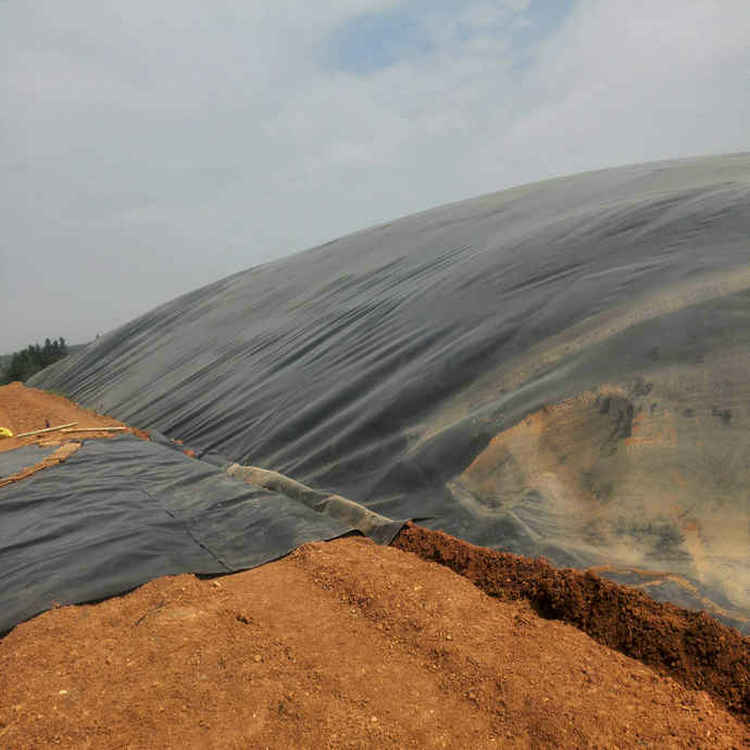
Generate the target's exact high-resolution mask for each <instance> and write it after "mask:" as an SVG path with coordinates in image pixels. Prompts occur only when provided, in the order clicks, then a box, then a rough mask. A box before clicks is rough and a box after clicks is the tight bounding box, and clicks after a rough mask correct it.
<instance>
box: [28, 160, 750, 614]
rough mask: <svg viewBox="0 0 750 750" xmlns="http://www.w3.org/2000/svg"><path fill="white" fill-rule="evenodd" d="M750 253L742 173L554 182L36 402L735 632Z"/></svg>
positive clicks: (372, 233) (143, 351)
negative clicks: (590, 572) (598, 571)
mask: <svg viewBox="0 0 750 750" xmlns="http://www.w3.org/2000/svg"><path fill="white" fill-rule="evenodd" d="M291 210H292V209H291V208H290V211H291ZM749 238H750V157H749V156H748V155H737V156H729V157H715V158H706V159H698V160H688V161H679V162H668V163H667V162H665V163H658V164H649V165H642V166H636V167H628V168H621V169H613V170H605V171H601V172H595V173H589V174H584V175H579V176H575V177H570V178H564V179H559V180H552V181H548V182H544V183H539V184H536V185H531V186H525V187H522V188H518V189H514V190H510V191H505V192H502V193H498V194H495V195H488V196H484V197H481V198H477V199H474V200H470V201H466V202H463V203H458V204H454V205H449V206H444V207H442V208H438V209H435V210H432V211H427V212H424V213H421V214H417V215H415V216H411V217H407V218H404V219H400V220H398V221H395V222H393V223H391V224H387V225H384V226H380V227H375V228H373V229H369V230H366V231H363V232H359V233H357V234H354V235H352V236H349V237H346V238H343V239H340V240H337V241H335V242H331V243H328V244H326V245H323V246H321V247H318V248H315V249H313V250H310V251H307V252H304V253H301V254H298V255H295V256H293V257H289V258H286V259H284V260H281V261H278V262H274V263H270V264H267V265H264V266H260V267H257V268H253V269H251V270H249V271H245V272H243V273H239V274H236V275H235V276H232V277H230V278H227V279H225V280H223V281H220V282H217V283H215V284H212V285H210V286H207V287H204V288H203V289H200V290H198V291H196V292H193V293H191V294H188V295H185V296H183V297H181V298H179V299H177V300H175V301H173V302H170V303H168V304H165V305H163V306H162V307H159V308H158V309H156V310H153V311H152V312H150V313H148V314H146V315H144V316H142V317H140V318H138V319H137V320H134V321H132V322H131V323H129V324H127V325H125V326H123V327H122V328H120V329H118V330H116V331H114V332H113V333H111V334H109V335H107V336H105V337H102V338H101V339H99V340H98V341H97V342H95V343H93V344H92V345H90V346H89V347H88V348H87V349H85V350H84V351H82V352H80V353H78V354H76V355H74V356H71V357H68V358H67V359H65V360H63V361H61V362H59V363H57V364H56V365H54V366H53V367H51V368H48V369H47V370H45V371H44V372H42V373H41V374H40V375H38V376H37V377H36V378H35V379H34V380H33V381H32V383H33V384H34V385H37V386H41V387H47V388H54V389H56V390H60V391H63V392H65V393H66V394H68V395H69V396H70V397H72V398H73V399H75V400H76V401H79V402H81V403H83V404H84V405H86V406H88V407H91V408H94V409H98V410H101V411H103V412H106V413H109V414H112V415H114V416H116V417H117V418H118V419H121V420H124V421H126V422H129V423H131V424H134V425H137V426H139V427H145V428H149V427H152V428H157V429H158V430H160V431H162V432H163V433H165V434H166V435H168V436H170V437H179V438H181V439H183V440H185V441H186V443H187V444H189V445H191V446H192V447H194V448H196V449H198V450H199V451H205V452H206V453H207V454H210V455H211V456H213V458H214V459H216V457H217V456H218V457H219V458H220V457H222V456H223V457H224V458H225V459H226V460H227V461H236V462H239V463H241V464H253V465H255V466H259V467H262V468H265V469H269V470H274V471H279V472H282V473H283V474H285V475H288V476H291V477H293V478H294V479H296V480H299V481H301V482H304V483H305V484H306V485H309V486H311V487H313V488H315V489H318V490H324V491H326V492H336V493H339V494H341V495H344V496H345V497H349V498H352V499H354V500H356V501H358V502H360V503H363V504H365V505H367V506H368V507H369V508H371V509H373V510H376V511H378V512H380V513H382V514H383V515H385V516H389V517H391V518H405V517H416V518H423V519H426V520H424V523H425V525H428V526H432V527H435V528H441V529H444V530H446V531H448V532H450V533H453V534H456V535H458V536H461V537H464V538H466V539H468V540H470V541H473V542H476V543H480V544H483V545H488V546H494V547H499V548H502V549H506V550H510V551H514V552H519V553H523V554H528V555H540V554H543V555H546V556H547V557H548V558H550V559H551V560H552V561H553V562H555V563H558V564H566V565H575V566H579V567H584V566H589V565H598V566H602V569H603V570H605V572H606V566H610V567H612V566H613V567H614V568H616V569H617V570H619V571H620V573H619V574H623V573H622V571H623V570H629V571H630V570H635V569H638V570H641V569H645V570H647V571H650V572H651V573H652V574H653V576H652V578H653V580H651V581H650V583H649V585H650V586H651V589H650V590H651V591H652V593H655V594H656V595H659V591H660V590H661V591H664V592H673V591H674V590H675V586H676V584H675V581H676V580H679V581H680V582H682V583H681V584H680V585H679V586H677V588H679V590H680V591H682V592H683V597H684V601H682V602H681V603H687V604H690V605H693V606H707V607H709V608H711V607H713V609H712V610H711V611H714V612H715V613H717V614H720V615H721V614H722V613H723V616H725V617H730V616H731V617H734V616H735V615H736V616H737V617H740V618H741V617H744V616H745V615H744V614H743V613H747V612H748V611H750V568H748V563H747V561H746V557H747V555H746V550H747V548H748V544H750V509H749V508H748V501H747V494H746V488H747V486H748V480H750V476H748V471H750V470H749V469H748V466H750V461H748V459H749V458H750V446H749V443H748V425H749V424H750V421H749V420H750V411H749V410H748V403H750V401H749V400H748V397H750V393H748V387H747V372H748V368H749V367H750V359H748V351H750V349H749V348H748V347H749V345H750V291H749V290H750V239H749ZM219 462H220V460H219ZM623 575H624V574H623ZM659 576H661V578H659ZM667 576H672V577H671V578H669V579H668V578H667ZM683 584H684V585H683ZM660 587H661V588H660ZM665 595H668V596H669V598H672V599H673V600H674V599H675V598H677V599H679V597H676V596H675V595H674V593H668V594H665Z"/></svg>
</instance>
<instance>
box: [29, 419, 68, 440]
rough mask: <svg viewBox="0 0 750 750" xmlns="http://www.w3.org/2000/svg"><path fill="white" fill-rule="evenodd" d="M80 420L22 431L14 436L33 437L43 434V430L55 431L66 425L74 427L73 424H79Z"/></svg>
mask: <svg viewBox="0 0 750 750" xmlns="http://www.w3.org/2000/svg"><path fill="white" fill-rule="evenodd" d="M77 424H78V422H68V424H60V425H57V427H47V428H45V429H44V430H32V431H31V432H22V433H21V434H20V435H15V436H14V437H17V438H22V437H31V436H32V435H41V434H42V433H43V432H54V431H55V430H62V429H63V428H64V427H73V425H77Z"/></svg>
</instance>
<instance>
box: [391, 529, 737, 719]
mask: <svg viewBox="0 0 750 750" xmlns="http://www.w3.org/2000/svg"><path fill="white" fill-rule="evenodd" d="M394 546H396V547H398V548H399V549H403V550H407V551H409V552H413V553H415V554H417V555H419V556H420V557H422V558H423V559H425V560H430V561H434V562H438V563H440V564H441V565H445V566H447V567H449V568H450V569H451V570H453V571H455V572H456V573H459V574H460V575H462V576H464V577H466V578H468V579H469V580H470V581H471V582H472V583H474V584H475V585H476V586H478V587H479V588H480V589H481V590H482V591H484V592H485V593H487V594H489V595H490V596H493V597H497V598H499V599H503V600H505V601H512V600H525V601H528V602H529V603H530V605H531V606H532V607H533V609H534V611H535V612H536V613H538V614H539V615H540V616H542V617H544V618H549V619H555V620H562V621H563V622H567V623H570V624H571V625H575V626H576V627H577V628H579V629H580V630H583V631H584V632H586V633H588V634H589V635H590V636H591V637H592V638H594V639H596V640H597V641H599V643H602V644H604V645H606V646H609V647H610V648H613V649H616V650H618V651H621V652H623V653H624V654H627V655H628V656H631V657H633V658H635V659H638V660H639V661H642V662H644V663H645V664H648V665H649V666H651V667H653V668H655V669H656V670H657V671H659V672H660V673H661V674H668V675H670V676H672V677H673V678H675V679H676V680H678V681H680V682H681V683H682V684H683V685H685V686H686V687H689V688H693V689H699V690H705V691H707V692H708V693H710V694H711V695H713V696H714V697H715V698H716V699H718V700H720V701H721V702H723V703H724V705H726V706H727V708H729V709H730V710H731V711H732V712H733V713H735V714H738V715H740V716H742V717H743V718H744V719H745V720H748V719H750V640H748V639H747V638H745V637H743V636H742V635H741V634H740V633H739V632H738V631H736V630H734V629H733V628H729V627H726V626H725V625H722V624H721V623H719V622H718V621H717V620H715V619H713V618H712V617H710V616H708V615H707V614H705V613H704V612H690V611H688V610H685V609H681V608H680V607H675V606H674V605H672V604H664V603H660V602H656V601H654V600H653V599H651V598H650V597H648V596H647V595H646V594H644V593H642V592H640V591H637V590H636V589H633V588H630V587H627V586H620V585H618V584H615V583H612V582H611V581H607V580H604V579H603V578H600V577H599V576H597V575H595V574H593V573H591V572H580V571H577V570H570V569H567V570H560V569H556V568H553V567H552V566H551V565H549V563H547V562H545V561H544V560H531V559H529V558H526V557H520V556H518V555H511V554H508V553H503V552H498V551H496V550H491V549H486V548H483V547H476V546H475V545H472V544H468V543H466V542H464V541H462V540H460V539H456V538H455V537H452V536H449V535H448V534H444V533H443V532H440V531H430V530H428V529H424V528H422V527H420V526H416V525H414V524H408V525H407V526H406V528H404V529H403V530H402V532H401V533H400V534H399V536H398V537H397V538H396V540H395V541H394Z"/></svg>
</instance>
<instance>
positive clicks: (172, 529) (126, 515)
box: [0, 437, 351, 634]
mask: <svg viewBox="0 0 750 750" xmlns="http://www.w3.org/2000/svg"><path fill="white" fill-rule="evenodd" d="M2 455H3V454H0V456H2ZM0 518H1V519H2V523H0V601H1V602H2V606H0V634H1V633H3V632H5V631H7V630H9V629H10V628H11V627H13V626H14V625H16V624H17V623H19V622H21V621H23V620H25V619H27V618H29V617H31V616H33V615H35V614H37V613H39V612H41V611H43V610H45V609H48V608H50V607H51V606H53V605H54V604H55V603H58V604H70V603H79V602H86V601H92V600H96V599H102V598H104V597H107V596H112V595H115V594H121V593H123V592H124V591H128V590H129V589H132V588H134V587H135V586H138V585H140V584H142V583H145V582H146V581H149V580H151V579H152V578H156V577H159V576H163V575H171V574H177V573H184V572H186V571H190V572H194V573H203V574H214V573H228V572H231V571H235V570H241V569H244V568H251V567H254V566H256V565H260V564H261V563H264V562H268V561H269V560H274V559H276V558H278V557H280V556H282V555H284V554H286V553H287V552H289V551H291V550H293V549H295V548H296V547H298V546H299V545H300V544H303V543H304V542H309V541H314V540H320V539H331V538H334V537H337V536H341V535H343V534H346V533H347V532H349V531H350V530H351V526H350V525H347V524H344V523H341V522H339V521H337V520H335V519H333V518H331V517H330V516H328V515H326V514H324V513H317V512H315V511H314V510H311V509H310V508H308V507H307V506H306V505H304V504H302V503H299V502H297V501H295V500H292V499H290V498H288V497H285V496H284V495H281V494H278V493H273V492H268V491H267V490H262V489H260V488H257V487H252V486H249V485H247V484H244V483H242V482H239V481H237V480H234V479H231V478H229V477H228V476H226V474H224V473H223V472H222V471H221V470H220V469H218V468H216V467H214V466H211V465H208V464H205V463H204V462H201V461H193V460H191V459H189V458H187V457H186V456H184V455H183V454H181V453H180V452H178V451H175V450H171V449H170V448H166V447H163V446H159V445H156V444H154V443H149V442H144V441H142V440H138V439H136V438H132V437H121V438H116V439H114V440H96V441H89V442H87V443H85V444H84V446H83V447H82V448H81V449H80V450H79V451H78V452H77V453H76V454H74V455H73V456H71V457H70V458H68V459H67V460H66V462H65V463H64V464H60V465H58V466H54V467H51V468H47V469H45V470H43V471H41V472H39V473H37V474H35V475H34V476H33V477H31V478H29V479H26V480H24V481H22V482H18V483H16V484H12V485H8V486H6V487H3V488H0Z"/></svg>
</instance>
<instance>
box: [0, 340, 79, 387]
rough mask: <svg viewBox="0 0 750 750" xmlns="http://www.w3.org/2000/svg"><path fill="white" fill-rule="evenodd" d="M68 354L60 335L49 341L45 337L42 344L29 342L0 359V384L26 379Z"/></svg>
mask: <svg viewBox="0 0 750 750" xmlns="http://www.w3.org/2000/svg"><path fill="white" fill-rule="evenodd" d="M67 354H68V345H67V344H66V343H65V339H64V338H62V336H61V337H60V338H59V339H55V340H54V341H50V340H49V339H46V340H45V342H44V346H39V344H31V345H29V346H27V347H26V348H25V349H23V350H21V351H20V352H16V353H15V354H11V355H5V356H3V357H2V360H0V365H2V370H0V385H5V384H6V383H11V382H13V381H14V380H22V381H23V380H28V379H29V378H30V377H31V376H32V375H35V374H36V373H38V372H39V371H40V370H43V369H44V368H45V367H47V366H48V365H51V364H52V363H53V362H57V360H58V359H62V358H63V357H65V356H66V355H67Z"/></svg>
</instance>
